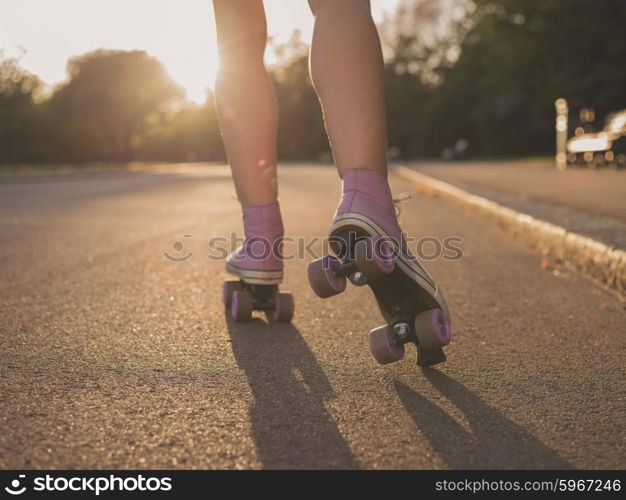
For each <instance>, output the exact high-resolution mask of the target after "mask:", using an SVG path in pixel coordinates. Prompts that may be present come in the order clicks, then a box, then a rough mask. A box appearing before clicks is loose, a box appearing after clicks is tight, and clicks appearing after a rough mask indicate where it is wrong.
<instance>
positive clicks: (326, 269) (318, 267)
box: [307, 255, 346, 299]
mask: <svg viewBox="0 0 626 500" xmlns="http://www.w3.org/2000/svg"><path fill="white" fill-rule="evenodd" d="M340 265H341V262H340V261H339V259H337V258H336V257H333V256H332V255H325V256H324V257H322V258H321V259H315V260H314V261H312V262H311V263H310V264H309V267H308V269H307V275H308V277H309V284H310V285H311V288H312V289H313V291H314V292H315V294H316V295H317V296H318V297H321V298H323V299H324V298H326V297H332V296H333V295H337V294H339V293H341V292H343V291H344V290H345V289H346V278H345V277H344V276H339V277H338V276H335V275H334V274H333V271H334V270H335V269H337V267H339V266H340Z"/></svg>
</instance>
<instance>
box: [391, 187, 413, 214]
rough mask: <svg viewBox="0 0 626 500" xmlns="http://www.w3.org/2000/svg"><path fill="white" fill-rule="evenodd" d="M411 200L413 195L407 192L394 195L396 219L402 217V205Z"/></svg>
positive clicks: (392, 198)
mask: <svg viewBox="0 0 626 500" xmlns="http://www.w3.org/2000/svg"><path fill="white" fill-rule="evenodd" d="M410 199H411V193H409V192H407V191H403V192H401V193H398V194H394V195H393V196H392V197H391V201H392V202H393V208H394V210H395V211H396V217H400V214H401V213H402V207H401V206H400V204H401V203H404V202H405V201H409V200H410Z"/></svg>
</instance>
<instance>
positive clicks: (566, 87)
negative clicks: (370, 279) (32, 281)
mask: <svg viewBox="0 0 626 500" xmlns="http://www.w3.org/2000/svg"><path fill="white" fill-rule="evenodd" d="M625 27H626V2H624V1H623V0H594V1H593V2H592V1H589V0H568V1H563V0H473V1H470V0H447V1H444V0H405V1H404V2H401V3H400V5H399V6H398V9H397V11H396V12H395V13H393V14H392V15H389V16H388V17H387V18H385V19H384V20H383V21H382V23H381V24H380V26H379V31H380V34H381V40H382V43H383V49H384V53H385V61H386V64H385V78H386V89H387V103H388V123H389V145H390V154H391V155H392V156H394V157H398V158H403V159H409V158H420V157H439V156H441V154H442V151H444V150H449V149H450V147H451V146H453V145H455V144H457V145H458V144H460V143H462V144H463V145H464V150H466V154H467V155H469V156H470V157H490V156H491V157H493V156H519V155H541V154H549V153H551V152H552V151H553V144H554V101H555V99H557V98H558V97H565V98H566V99H568V101H569V102H570V108H571V109H573V110H576V109H578V108H581V107H593V108H594V109H595V111H596V116H598V117H599V118H600V119H601V117H602V116H604V115H606V114H607V113H609V112H611V111H614V110H617V109H623V108H626V91H625V89H626V64H624V61H626V37H624V29H625ZM272 50H274V51H275V54H276V61H277V62H276V64H273V65H272V66H271V67H270V73H271V76H272V79H273V81H274V87H275V91H276V97H277V100H278V102H279V106H280V125H279V126H280V131H279V153H280V155H281V158H283V159H293V160H311V159H328V158H329V157H330V153H329V147H328V142H327V140H326V137H325V133H324V125H323V122H322V119H321V114H320V110H319V104H318V102H317V99H316V96H315V93H314V91H313V88H312V87H311V84H310V82H309V76H308V62H307V51H308V47H307V45H306V44H305V43H304V42H303V41H302V40H301V39H300V38H299V37H298V36H297V34H295V35H294V37H293V38H292V39H291V40H290V41H289V42H288V43H286V44H283V45H280V46H275V47H272ZM67 72H68V77H67V80H66V81H65V82H64V83H63V84H61V85H59V86H57V87H56V88H55V89H53V91H52V92H51V93H50V94H49V95H44V94H43V90H44V85H43V83H42V82H41V81H40V79H39V78H38V77H37V76H35V75H32V74H30V73H28V72H27V71H25V70H24V69H22V68H21V67H20V65H19V60H17V59H15V58H13V59H11V58H3V57H0V163H4V164H12V163H38V162H39V163H44V162H45V163H56V162H88V161H107V162H109V161H110V162H127V161H133V160H158V161H211V160H223V159H224V152H223V148H222V144H221V138H220V134H219V126H218V122H217V118H216V113H215V107H214V104H213V99H212V97H211V96H210V95H209V96H208V98H207V100H206V103H205V104H204V105H200V106H198V105H193V104H191V103H189V102H187V101H186V100H185V98H184V92H183V90H182V89H181V88H180V87H179V86H178V85H177V84H176V83H175V82H173V81H172V80H171V79H170V78H169V76H168V75H167V73H166V71H165V69H164V67H163V65H162V64H161V63H160V62H159V61H157V60H156V59H154V58H152V57H150V56H149V55H147V54H146V53H145V52H142V51H112V50H97V51H94V52H90V53H87V54H83V55H80V56H77V57H74V58H72V59H71V60H70V61H69V62H68V66H67ZM460 141H461V142H460Z"/></svg>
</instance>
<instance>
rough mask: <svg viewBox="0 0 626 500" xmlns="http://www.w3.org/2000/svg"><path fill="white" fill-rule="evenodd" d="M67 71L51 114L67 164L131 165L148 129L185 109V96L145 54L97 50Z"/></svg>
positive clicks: (71, 65) (158, 65) (52, 101)
mask: <svg viewBox="0 0 626 500" xmlns="http://www.w3.org/2000/svg"><path fill="white" fill-rule="evenodd" d="M67 71H68V81H67V83H65V84H63V85H62V86H60V87H59V88H58V89H57V90H56V91H55V92H54V94H53V95H52V97H51V100H50V106H49V109H50V112H51V114H52V116H53V119H54V120H55V121H56V122H57V123H58V124H59V127H58V129H57V130H58V135H57V137H56V140H57V143H58V145H59V147H60V151H59V153H60V154H61V155H63V156H65V157H67V158H68V159H72V160H94V159H99V160H115V161H130V160H133V159H135V151H136V150H137V148H138V146H139V145H140V143H141V139H142V135H143V134H144V132H145V131H146V129H147V128H148V127H149V126H153V125H154V124H155V123H158V122H160V121H162V120H165V119H167V118H169V117H170V116H172V114H173V113H174V111H175V110H176V109H177V108H179V107H180V106H182V98H183V95H184V94H183V91H182V90H181V89H180V87H178V86H177V85H176V84H175V83H174V82H173V81H172V80H171V79H170V78H169V76H168V75H167V73H166V72H165V69H164V68H163V65H162V64H161V63H160V62H159V61H157V60H156V59H154V58H152V57H150V56H148V55H147V54H146V53H145V52H143V51H131V52H126V51H110V50H97V51H95V52H90V53H88V54H84V55H82V56H79V57H75V58H73V59H71V60H70V61H69V63H68V66H67Z"/></svg>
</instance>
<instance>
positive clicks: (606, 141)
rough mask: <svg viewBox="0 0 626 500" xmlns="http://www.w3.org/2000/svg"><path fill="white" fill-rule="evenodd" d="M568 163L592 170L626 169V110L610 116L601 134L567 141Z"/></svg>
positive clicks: (596, 133)
mask: <svg viewBox="0 0 626 500" xmlns="http://www.w3.org/2000/svg"><path fill="white" fill-rule="evenodd" d="M567 162H568V164H570V165H575V166H587V167H592V168H594V167H600V166H604V165H607V166H614V167H626V109H625V110H622V111H617V112H615V113H612V114H610V115H609V116H608V117H607V120H606V123H605V125H604V128H603V129H602V130H601V131H600V132H595V133H586V134H585V133H584V134H580V135H577V136H575V137H572V138H571V139H570V140H569V141H567Z"/></svg>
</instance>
